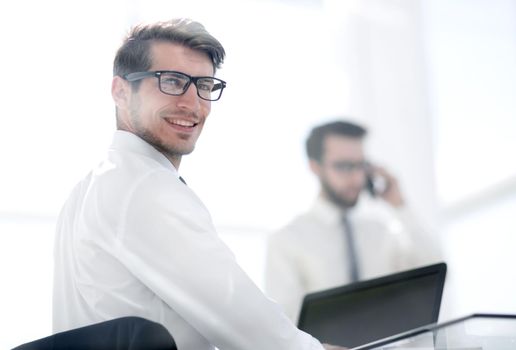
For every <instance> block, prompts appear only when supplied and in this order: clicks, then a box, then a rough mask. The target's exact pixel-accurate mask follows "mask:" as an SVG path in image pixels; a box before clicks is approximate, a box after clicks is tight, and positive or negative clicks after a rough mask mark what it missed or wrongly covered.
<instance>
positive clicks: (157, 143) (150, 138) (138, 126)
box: [130, 109, 195, 160]
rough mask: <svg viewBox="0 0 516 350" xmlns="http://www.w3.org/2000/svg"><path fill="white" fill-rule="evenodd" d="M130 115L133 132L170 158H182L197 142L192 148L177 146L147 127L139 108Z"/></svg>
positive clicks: (193, 146) (192, 148)
mask: <svg viewBox="0 0 516 350" xmlns="http://www.w3.org/2000/svg"><path fill="white" fill-rule="evenodd" d="M130 117H131V122H132V125H133V128H132V129H133V133H134V134H135V135H137V136H138V137H140V138H141V139H143V140H145V141H146V142H147V143H149V144H150V145H152V146H153V147H154V148H155V149H156V150H158V151H159V152H161V153H162V154H163V155H164V156H165V157H167V158H168V159H171V160H172V159H174V160H181V157H182V156H183V155H187V154H190V153H192V152H193V150H194V148H195V144H194V145H192V147H191V148H188V149H185V148H182V147H177V146H175V145H171V144H167V143H165V142H164V141H163V140H161V139H160V138H159V137H158V136H157V135H156V133H154V132H153V131H152V130H149V128H147V127H145V126H144V125H143V124H142V123H141V117H140V113H139V111H138V110H137V109H132V110H131V115H130ZM179 137H180V138H181V135H179ZM185 139H186V137H185Z"/></svg>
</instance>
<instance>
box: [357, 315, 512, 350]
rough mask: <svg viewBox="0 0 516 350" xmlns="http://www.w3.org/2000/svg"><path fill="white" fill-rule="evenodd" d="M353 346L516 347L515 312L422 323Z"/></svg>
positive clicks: (382, 349)
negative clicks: (424, 324) (367, 342)
mask: <svg viewBox="0 0 516 350" xmlns="http://www.w3.org/2000/svg"><path fill="white" fill-rule="evenodd" d="M354 349H357V350H358V349H360V350H365V349H370V350H373V349H374V350H387V349H389V350H395V349H405V350H408V349H413V350H509V349H511V350H514V349H516V315H498V314H475V315H470V316H466V317H463V318H460V319H457V320H453V321H449V322H445V323H442V324H437V325H431V326H427V327H421V328H418V329H415V330H413V331H411V332H406V333H403V334H401V335H396V336H393V337H389V338H386V339H383V340H379V341H377V342H374V343H371V344H368V345H364V346H359V347H356V348H354Z"/></svg>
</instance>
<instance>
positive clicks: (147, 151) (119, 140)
mask: <svg viewBox="0 0 516 350" xmlns="http://www.w3.org/2000/svg"><path fill="white" fill-rule="evenodd" d="M110 149H115V150H122V151H129V152H133V153H138V154H140V155H142V156H145V157H149V158H152V159H154V160H155V161H157V162H158V163H160V164H161V165H162V166H164V167H165V168H167V169H169V170H170V171H172V172H173V173H175V174H176V175H177V177H179V173H178V171H177V169H176V168H175V167H174V165H173V164H172V163H171V162H170V161H169V160H168V158H167V157H165V156H164V155H163V153H161V152H160V151H158V150H157V149H156V148H154V147H153V146H152V145H151V144H149V143H148V142H147V141H145V140H143V139H142V138H140V137H139V136H137V135H135V134H133V133H131V132H128V131H124V130H116V131H115V133H114V135H113V141H112V142H111V147H110Z"/></svg>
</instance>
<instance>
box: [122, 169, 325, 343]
mask: <svg viewBox="0 0 516 350" xmlns="http://www.w3.org/2000/svg"><path fill="white" fill-rule="evenodd" d="M128 191H129V193H128V197H127V200H126V202H125V203H121V205H122V214H121V220H120V226H119V227H118V228H117V241H118V249H117V257H118V259H119V260H120V261H121V262H122V263H123V264H124V265H125V266H126V267H127V268H128V269H129V270H130V271H131V272H132V273H133V274H134V275H135V276H136V277H137V278H138V279H139V280H140V281H142V283H144V284H145V285H146V286H147V287H148V288H149V289H150V290H152V291H153V293H155V294H156V295H157V296H159V298H160V299H162V300H163V301H164V302H165V303H166V304H167V305H168V306H169V307H170V308H171V309H173V310H174V311H175V312H177V313H178V314H180V315H181V317H182V318H183V319H185V320H186V321H187V322H188V323H189V324H190V325H192V326H193V327H194V328H196V329H197V330H198V331H199V332H200V333H201V334H203V336H204V337H205V338H206V339H208V340H209V341H210V342H211V343H212V344H213V345H214V346H216V347H218V348H220V349H228V350H232V349H234V350H237V349H239V350H247V349H249V350H250V349H292V350H294V349H296V350H298V349H307V350H308V349H318V350H322V349H323V347H322V345H321V344H320V343H319V342H318V341H317V340H316V339H315V338H313V337H312V336H310V335H309V334H306V333H304V332H302V331H300V330H298V329H297V328H296V327H295V326H294V325H293V324H292V323H291V322H290V320H289V319H288V318H287V317H286V315H285V314H284V313H282V312H281V310H280V308H279V306H278V305H277V304H275V303H274V302H272V301H271V300H269V299H267V298H266V297H265V296H264V295H263V294H262V292H261V291H260V290H259V288H258V287H257V286H256V285H255V284H254V283H253V282H252V281H251V279H250V278H249V277H248V276H247V275H246V273H245V272H244V271H243V270H242V269H241V268H240V267H239V265H238V264H237V262H236V260H235V258H234V256H233V254H232V252H231V251H230V250H229V249H228V248H227V246H225V245H224V243H223V242H222V241H221V240H220V239H219V238H218V236H217V234H216V232H215V229H214V226H213V224H212V221H211V218H210V215H209V213H208V211H207V210H206V209H205V207H204V206H203V204H202V203H201V201H200V200H199V199H198V198H197V197H196V196H195V195H194V193H193V192H192V191H191V190H190V189H189V188H188V187H186V186H185V185H184V184H182V183H181V182H180V181H179V180H178V179H177V178H175V177H174V176H173V174H171V173H170V172H168V171H156V172H153V173H151V174H149V175H148V176H146V177H145V178H144V179H142V180H141V181H140V182H139V183H137V184H136V185H135V186H134V187H133V188H131V189H128Z"/></svg>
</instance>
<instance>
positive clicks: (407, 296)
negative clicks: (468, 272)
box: [298, 263, 446, 348]
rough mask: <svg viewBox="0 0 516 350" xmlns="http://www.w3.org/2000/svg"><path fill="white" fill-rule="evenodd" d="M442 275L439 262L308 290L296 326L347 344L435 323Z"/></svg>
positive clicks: (328, 340)
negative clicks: (319, 289)
mask: <svg viewBox="0 0 516 350" xmlns="http://www.w3.org/2000/svg"><path fill="white" fill-rule="evenodd" d="M445 275H446V264H444V263H440V264H435V265H431V266H426V267H422V268H418V269H413V270H408V271H404V272H400V273H396V274H392V275H388V276H385V277H381V278H376V279H372V280H368V281H363V282H357V283H352V284H349V285H346V286H343V287H338V288H333V289H329V290H325V291H321V292H316V293H311V294H308V295H306V296H305V299H304V301H303V306H302V309H301V314H300V317H299V322H298V327H299V328H300V329H302V330H304V331H306V332H308V333H310V334H311V335H313V336H314V337H315V338H317V339H319V340H320V341H321V342H323V343H329V344H334V345H341V346H346V347H349V348H351V347H354V346H358V345H362V344H366V343H369V342H372V341H374V340H378V339H381V338H384V337H387V336H391V335H393V334H397V333H401V332H405V331H409V330H411V329H413V328H416V327H421V326H424V325H428V324H431V323H435V322H437V320H438V317H439V309H440V305H441V297H442V292H443V287H444V279H445Z"/></svg>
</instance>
